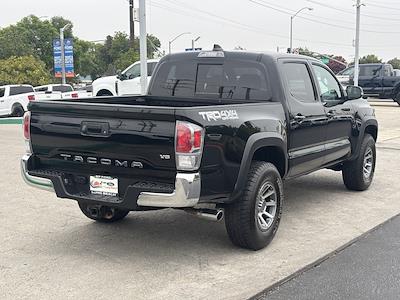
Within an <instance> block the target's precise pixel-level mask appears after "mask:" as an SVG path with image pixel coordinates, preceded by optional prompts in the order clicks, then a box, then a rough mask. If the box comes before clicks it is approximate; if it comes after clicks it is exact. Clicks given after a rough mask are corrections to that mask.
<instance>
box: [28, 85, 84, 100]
mask: <svg viewBox="0 0 400 300" xmlns="http://www.w3.org/2000/svg"><path fill="white" fill-rule="evenodd" d="M34 89H35V93H36V98H37V100H60V99H77V98H87V97H91V96H92V93H88V92H86V91H85V90H82V91H75V90H74V88H73V87H72V86H71V85H69V84H47V85H42V86H37V87H35V88H34Z"/></svg>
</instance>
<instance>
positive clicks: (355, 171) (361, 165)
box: [342, 134, 376, 191]
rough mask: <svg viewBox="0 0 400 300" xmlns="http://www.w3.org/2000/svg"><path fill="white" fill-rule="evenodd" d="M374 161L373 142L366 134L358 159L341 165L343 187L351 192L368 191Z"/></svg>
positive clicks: (372, 176) (374, 150)
mask: <svg viewBox="0 0 400 300" xmlns="http://www.w3.org/2000/svg"><path fill="white" fill-rule="evenodd" d="M375 161H376V149H375V140H374V138H373V137H372V136H371V135H370V134H366V135H365V136H364V139H363V141H362V144H361V148H360V154H359V156H358V158H357V159H355V160H353V161H350V162H346V163H345V164H344V165H343V170H342V176H343V182H344V184H345V186H346V187H347V188H348V189H349V190H353V191H364V190H366V189H368V188H369V186H370V185H371V183H372V179H373V178H374V173H375Z"/></svg>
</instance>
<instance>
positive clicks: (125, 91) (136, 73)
mask: <svg viewBox="0 0 400 300" xmlns="http://www.w3.org/2000/svg"><path fill="white" fill-rule="evenodd" d="M158 61H159V60H158V59H149V60H148V61H147V74H148V77H147V80H148V82H150V79H151V74H152V73H153V71H154V68H155V66H156V65H157V63H158ZM92 85H93V96H123V95H140V94H141V86H140V61H137V62H135V63H134V64H132V65H130V66H129V67H128V68H126V69H125V70H124V71H123V72H121V73H120V74H118V75H116V76H107V77H101V78H98V79H96V80H95V81H93V83H92Z"/></svg>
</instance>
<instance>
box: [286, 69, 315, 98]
mask: <svg viewBox="0 0 400 300" xmlns="http://www.w3.org/2000/svg"><path fill="white" fill-rule="evenodd" d="M283 72H284V74H285V77H286V81H287V84H288V87H289V91H290V94H291V95H292V96H293V97H294V98H296V99H297V100H300V101H302V102H315V94H314V89H313V85H312V81H311V77H310V72H309V71H308V68H307V66H306V64H304V63H285V64H284V65H283Z"/></svg>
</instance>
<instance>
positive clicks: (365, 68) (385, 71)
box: [337, 63, 400, 105]
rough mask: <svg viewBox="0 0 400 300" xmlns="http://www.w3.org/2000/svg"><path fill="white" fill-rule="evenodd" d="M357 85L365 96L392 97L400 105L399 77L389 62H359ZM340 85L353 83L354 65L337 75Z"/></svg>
mask: <svg viewBox="0 0 400 300" xmlns="http://www.w3.org/2000/svg"><path fill="white" fill-rule="evenodd" d="M359 70H360V71H359V77H358V85H359V86H360V87H362V88H363V90H364V95H365V97H377V98H381V99H393V100H394V101H395V102H397V104H399V105H400V77H399V76H397V75H396V72H395V70H393V67H392V65H391V64H383V63H379V64H361V65H360V67H359ZM337 77H338V79H339V81H340V82H341V83H342V85H344V86H345V85H347V84H354V66H353V67H349V68H347V69H345V70H343V71H342V72H340V73H338V75H337Z"/></svg>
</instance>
